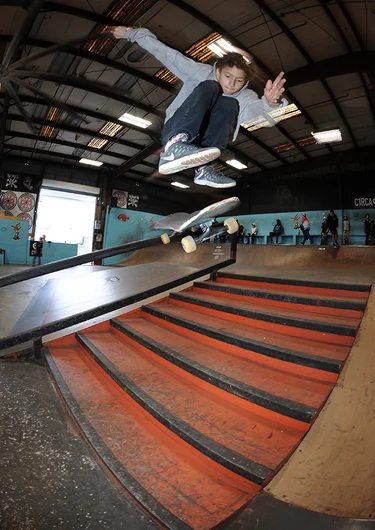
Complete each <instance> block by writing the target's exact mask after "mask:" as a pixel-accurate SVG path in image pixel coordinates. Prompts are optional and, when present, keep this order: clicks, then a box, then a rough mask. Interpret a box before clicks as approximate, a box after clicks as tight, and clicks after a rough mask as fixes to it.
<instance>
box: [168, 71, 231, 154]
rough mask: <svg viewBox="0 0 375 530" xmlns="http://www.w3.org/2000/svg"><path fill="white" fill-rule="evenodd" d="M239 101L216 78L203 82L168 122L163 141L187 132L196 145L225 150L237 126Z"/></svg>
mask: <svg viewBox="0 0 375 530" xmlns="http://www.w3.org/2000/svg"><path fill="white" fill-rule="evenodd" d="M239 109H240V106H239V103H238V101H237V99H235V98H232V97H227V96H223V91H222V88H221V86H220V85H219V83H218V82H217V81H202V83H199V85H198V86H197V87H195V89H194V90H193V92H192V93H191V94H190V95H189V96H188V97H187V98H186V99H185V101H184V102H183V103H182V105H181V107H179V108H178V109H177V110H176V112H175V113H174V114H173V116H172V117H171V118H170V119H169V120H168V121H167V122H166V123H165V125H164V129H163V131H162V136H161V142H162V145H165V144H166V143H167V142H168V140H170V139H171V138H172V136H175V135H176V134H178V133H187V134H188V135H189V136H190V138H191V140H192V142H193V143H194V144H195V145H198V146H201V147H218V148H219V149H221V150H222V149H225V148H226V146H227V145H228V143H229V141H230V139H231V138H232V137H233V135H234V132H235V130H236V126H237V120H238V113H239Z"/></svg>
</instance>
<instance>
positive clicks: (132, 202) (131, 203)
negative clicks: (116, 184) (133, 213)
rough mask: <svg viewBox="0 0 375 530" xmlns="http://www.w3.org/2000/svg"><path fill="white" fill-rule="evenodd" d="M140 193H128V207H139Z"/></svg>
mask: <svg viewBox="0 0 375 530" xmlns="http://www.w3.org/2000/svg"><path fill="white" fill-rule="evenodd" d="M138 206H139V195H128V208H138Z"/></svg>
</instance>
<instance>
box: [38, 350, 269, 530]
mask: <svg viewBox="0 0 375 530" xmlns="http://www.w3.org/2000/svg"><path fill="white" fill-rule="evenodd" d="M47 351H48V353H49V355H48V354H47V360H48V362H49V365H50V368H51V370H52V372H53V373H54V374H55V375H56V372H57V378H59V376H60V379H61V378H63V380H64V382H65V385H66V388H65V389H63V392H64V393H65V396H64V397H65V399H67V402H68V404H69V403H70V405H71V406H72V412H73V414H75V415H76V417H77V414H79V415H80V417H79V418H78V421H79V423H81V426H82V425H83V427H82V428H83V431H84V433H85V435H86V437H87V438H88V440H89V441H90V438H91V440H92V439H94V440H99V445H100V446H101V447H99V449H101V456H102V457H103V459H104V461H105V463H106V464H107V466H108V467H109V468H110V469H112V471H113V472H114V473H115V475H116V476H117V478H118V479H119V480H120V482H122V483H123V484H124V485H125V487H126V488H127V489H128V490H129V492H130V493H131V494H132V495H133V496H134V497H135V498H136V499H137V500H138V501H139V502H140V504H141V505H142V506H143V507H144V508H146V509H147V510H148V511H149V512H150V513H151V514H152V515H153V516H154V517H155V518H157V519H158V520H159V521H160V523H161V524H162V525H164V526H166V527H167V528H171V529H172V528H173V529H176V530H180V529H181V530H182V529H186V530H187V528H189V527H191V528H196V529H209V528H212V527H214V526H215V525H217V524H219V523H220V522H221V521H223V520H225V519H226V518H227V517H229V516H230V515H231V514H232V513H233V512H234V511H236V510H238V509H239V508H240V507H241V506H243V505H244V504H245V503H246V502H248V501H250V500H251V499H252V498H253V497H254V495H255V494H256V493H257V491H259V486H257V485H256V484H254V483H253V482H250V481H248V480H245V479H244V478H242V477H240V476H238V475H236V474H234V473H233V472H231V471H229V470H228V469H226V468H224V467H223V466H220V465H219V464H217V463H216V462H214V461H212V460H211V459H209V458H208V457H206V456H205V455H203V454H202V453H201V452H199V451H197V450H196V449H194V448H193V447H191V446H190V445H189V444H187V443H186V442H184V441H183V440H182V439H181V438H179V437H177V436H176V435H175V434H173V433H172V432H171V431H170V430H169V429H167V428H166V427H164V426H163V425H161V424H160V423H159V422H158V421H157V420H155V419H154V418H153V416H152V415H150V414H149V413H148V412H146V411H145V410H144V409H143V408H142V407H141V406H139V405H138V404H137V403H136V402H135V401H134V400H133V399H132V398H130V397H129V396H128V395H127V394H126V393H125V392H124V391H123V390H121V389H120V388H119V387H118V385H116V384H115V383H114V382H113V381H112V380H111V379H110V377H109V376H108V375H107V374H106V373H105V372H104V371H103V370H102V369H101V368H99V366H98V365H97V364H96V363H95V362H94V360H93V359H92V358H91V357H90V356H89V354H88V353H86V352H85V350H84V349H83V348H82V347H81V346H79V345H78V344H76V343H72V344H66V341H65V343H64V344H63V345H62V346H59V345H58V343H51V344H49V345H48V348H47ZM60 383H61V380H60ZM87 424H89V426H87ZM95 445H96V446H98V441H96V442H95ZM96 449H97V450H98V447H96Z"/></svg>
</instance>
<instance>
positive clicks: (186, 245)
mask: <svg viewBox="0 0 375 530" xmlns="http://www.w3.org/2000/svg"><path fill="white" fill-rule="evenodd" d="M181 245H182V248H183V249H184V251H185V252H186V253H187V254H190V252H194V250H197V244H196V242H195V241H194V238H193V237H191V236H186V237H183V238H182V239H181Z"/></svg>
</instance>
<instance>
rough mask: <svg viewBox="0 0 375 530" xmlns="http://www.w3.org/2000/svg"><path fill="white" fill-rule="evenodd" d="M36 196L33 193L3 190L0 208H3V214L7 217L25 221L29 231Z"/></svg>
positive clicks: (31, 225) (32, 219) (31, 224)
mask: <svg viewBox="0 0 375 530" xmlns="http://www.w3.org/2000/svg"><path fill="white" fill-rule="evenodd" d="M36 198H37V195H36V194H35V193H24V192H23V191H8V190H3V192H2V196H1V200H0V208H1V209H2V210H4V215H5V216H7V217H16V218H17V219H22V220H23V221H27V222H28V223H29V233H30V232H31V230H32V227H33V222H34V213H35V205H36Z"/></svg>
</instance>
